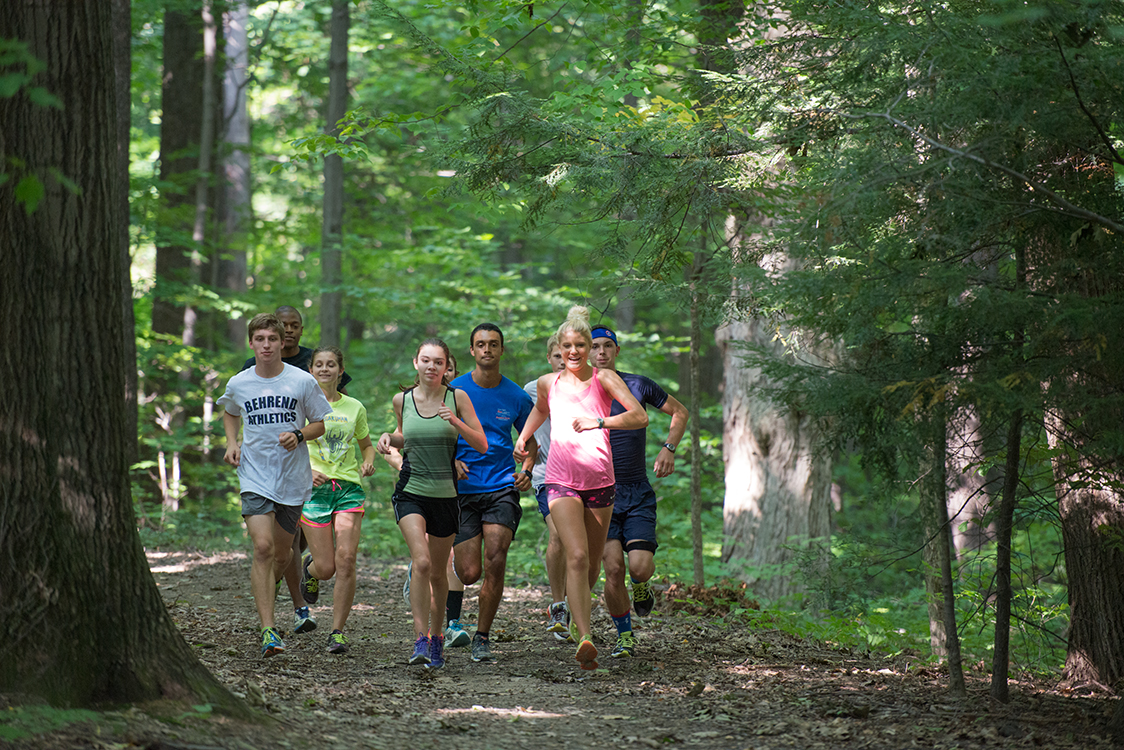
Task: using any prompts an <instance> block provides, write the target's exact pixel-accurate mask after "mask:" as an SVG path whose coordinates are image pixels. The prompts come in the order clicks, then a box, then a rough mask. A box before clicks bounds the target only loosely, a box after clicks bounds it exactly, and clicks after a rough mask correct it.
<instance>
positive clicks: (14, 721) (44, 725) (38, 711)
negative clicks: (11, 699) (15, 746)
mask: <svg viewBox="0 0 1124 750" xmlns="http://www.w3.org/2000/svg"><path fill="white" fill-rule="evenodd" d="M98 717H99V714H98V713H97V712H96V711H87V710H85V709H67V708H54V707H52V706H9V707H8V710H6V711H0V740H4V741H7V742H15V741H17V740H27V739H30V738H32V737H34V736H35V735H37V734H45V733H47V732H53V731H55V730H57V729H62V728H63V727H65V726H67V725H68V724H76V723H78V722H83V721H95V720H97V719H98Z"/></svg>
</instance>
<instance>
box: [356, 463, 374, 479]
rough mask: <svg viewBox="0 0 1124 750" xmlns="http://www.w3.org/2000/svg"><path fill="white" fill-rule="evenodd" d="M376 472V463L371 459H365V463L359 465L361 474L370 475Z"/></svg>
mask: <svg viewBox="0 0 1124 750" xmlns="http://www.w3.org/2000/svg"><path fill="white" fill-rule="evenodd" d="M374 473H375V465H374V464H373V463H371V462H370V461H364V462H363V465H362V466H360V467H359V476H361V477H369V476H371V475H372V474H374Z"/></svg>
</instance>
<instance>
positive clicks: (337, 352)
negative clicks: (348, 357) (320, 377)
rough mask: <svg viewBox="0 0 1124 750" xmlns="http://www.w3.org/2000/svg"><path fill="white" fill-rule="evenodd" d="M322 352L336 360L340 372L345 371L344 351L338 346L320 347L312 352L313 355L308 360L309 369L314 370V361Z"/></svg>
mask: <svg viewBox="0 0 1124 750" xmlns="http://www.w3.org/2000/svg"><path fill="white" fill-rule="evenodd" d="M321 352H328V353H329V354H331V355H333V356H334V357H335V358H336V362H338V363H339V365H340V370H343V351H342V350H341V349H340V348H339V347H338V346H318V347H316V348H315V349H313V350H312V355H311V356H309V358H308V368H309V369H310V370H311V369H312V361H313V360H314V359H316V355H317V354H320V353H321Z"/></svg>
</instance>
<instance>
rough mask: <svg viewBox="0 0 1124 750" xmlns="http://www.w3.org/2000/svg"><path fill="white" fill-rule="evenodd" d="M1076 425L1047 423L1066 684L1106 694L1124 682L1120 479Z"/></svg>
mask: <svg viewBox="0 0 1124 750" xmlns="http://www.w3.org/2000/svg"><path fill="white" fill-rule="evenodd" d="M1080 422H1081V420H1078V419H1076V418H1075V416H1074V415H1070V414H1063V413H1060V412H1058V411H1056V410H1055V411H1053V412H1051V413H1050V414H1049V416H1048V418H1047V428H1048V432H1049V436H1050V447H1051V449H1053V450H1054V451H1055V452H1056V457H1055V458H1054V481H1055V483H1056V484H1055V491H1056V492H1057V496H1058V509H1059V511H1060V513H1061V518H1062V539H1063V542H1064V544H1065V569H1066V577H1067V578H1068V579H1069V644H1068V653H1067V655H1066V661H1065V670H1064V671H1063V673H1062V677H1063V680H1064V681H1065V683H1066V684H1067V685H1068V686H1070V687H1074V688H1077V687H1086V686H1094V687H1097V688H1099V689H1111V688H1112V687H1113V686H1115V685H1116V684H1117V682H1118V681H1119V680H1121V679H1122V678H1124V574H1122V571H1124V502H1122V501H1121V497H1120V494H1119V489H1118V488H1119V487H1120V486H1121V482H1124V472H1121V471H1119V470H1117V469H1112V468H1109V469H1107V470H1106V468H1105V467H1104V466H1101V465H1098V464H1099V461H1098V459H1097V457H1096V456H1094V455H1090V454H1089V453H1088V451H1087V449H1086V446H1085V438H1086V436H1084V435H1083V434H1082V432H1081V427H1080V426H1079V425H1080Z"/></svg>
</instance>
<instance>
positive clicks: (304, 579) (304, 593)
mask: <svg viewBox="0 0 1124 750" xmlns="http://www.w3.org/2000/svg"><path fill="white" fill-rule="evenodd" d="M311 564H312V555H305V556H304V563H303V564H302V565H301V599H304V603H305V604H315V603H316V600H317V599H319V598H320V581H318V580H316V579H315V578H313V577H312V576H311V575H310V574H309V572H308V566H309V565H311Z"/></svg>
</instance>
